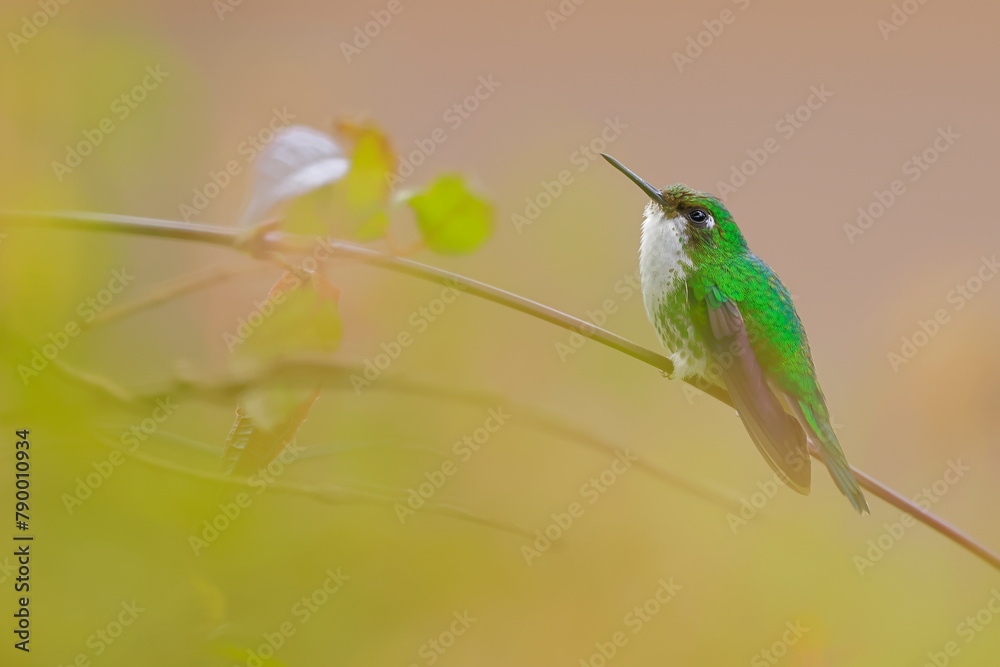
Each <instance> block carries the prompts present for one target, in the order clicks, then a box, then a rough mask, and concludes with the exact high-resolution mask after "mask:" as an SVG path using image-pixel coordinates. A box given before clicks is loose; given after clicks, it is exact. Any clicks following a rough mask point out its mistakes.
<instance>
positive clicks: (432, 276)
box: [0, 211, 1000, 570]
mask: <svg viewBox="0 0 1000 667" xmlns="http://www.w3.org/2000/svg"><path fill="white" fill-rule="evenodd" d="M0 225H8V226H28V227H47V228H56V229H71V230H76V231H101V232H115V233H125V234H133V235H142V236H154V237H159V238H168V239H175V240H182V241H198V242H201V243H210V244H214V245H220V246H225V247H229V248H232V249H235V250H239V251H243V252H249V253H251V254H253V255H256V256H261V255H263V254H266V253H288V254H294V255H305V254H310V253H313V252H316V251H317V249H318V248H320V247H322V246H323V245H325V247H326V248H328V249H329V250H330V251H331V252H332V253H333V254H334V255H337V256H343V257H353V258H355V259H359V260H361V261H363V262H365V263H368V264H372V265H374V266H379V267H382V268H385V269H388V270H391V271H395V272H397V273H403V274H406V275H410V276H413V277H416V278H420V279H421V280H428V281H431V282H435V283H440V284H444V285H451V286H454V287H458V288H460V289H464V290H465V291H467V292H468V293H470V294H475V295H476V296H479V297H481V298H484V299H487V300H489V301H493V302H494V303H498V304H501V305H503V306H506V307H508V308H513V309H514V310H517V311H520V312H522V313H525V314H527V315H531V316H532V317H536V318H538V319H541V320H543V321H546V322H549V323H551V324H555V325H556V326H559V327H562V328H564V329H568V330H570V331H575V332H577V333H579V334H580V335H581V336H584V337H586V338H590V339H591V340H595V341H597V342H599V343H601V344H602V345H606V346H608V347H610V348H612V349H615V350H618V351H619V352H622V353H624V354H627V355H629V356H630V357H632V358H634V359H638V360H639V361H642V362H644V363H646V364H649V365H650V366H652V367H654V368H658V369H660V370H661V371H662V372H664V373H666V374H672V373H673V365H672V364H671V363H670V360H669V359H667V358H666V357H664V356H663V355H659V354H656V353H655V352H653V351H651V350H647V349H645V348H643V347H641V346H639V345H636V344H635V343H633V342H632V341H629V340H627V339H625V338H622V337H621V336H617V335H615V334H612V333H611V332H608V331H605V330H604V329H601V328H600V327H596V326H594V325H593V324H590V323H589V322H584V321H583V320H580V319H577V318H575V317H572V316H570V315H567V314H565V313H562V312H560V311H558V310H555V309H553V308H549V307H548V306H544V305H542V304H539V303H537V302H535V301H531V300H530V299H526V298H524V297H521V296H518V295H515V294H511V293H509V292H506V291H504V290H501V289H498V288H496V287H493V286H491V285H486V284H485V283H481V282H479V281H477V280H473V279H471V278H466V277H464V276H460V275H458V274H455V273H451V272H449V271H445V270H443V269H439V268H435V267H431V266H426V265H423V264H420V263H418V262H414V261H411V260H407V259H402V258H398V257H392V256H390V255H386V254H384V253H381V252H379V251H377V250H372V249H370V248H365V247H363V246H358V245H355V244H352V243H346V242H343V241H329V242H327V243H325V244H323V243H321V242H318V241H317V240H316V239H309V238H305V237H301V236H292V235H287V234H281V233H279V232H276V231H269V232H267V233H265V234H262V235H259V236H252V235H250V236H248V235H247V234H245V233H241V232H240V231H238V230H236V229H231V228H226V227H217V226H212V225H194V224H187V223H181V222H176V221H172V220H157V219H152V218H136V217H131V216H123V215H109V214H96V213H79V212H51V213H50V212H16V211H15V212H0ZM692 384H693V383H692ZM694 386H696V387H698V388H699V389H701V390H703V391H706V393H709V394H711V395H712V396H713V397H715V398H717V399H718V400H720V401H722V402H723V403H726V404H727V405H729V406H731V407H732V405H733V404H732V400H731V399H730V397H729V395H728V393H727V392H726V391H725V390H720V389H716V388H714V387H712V388H706V387H700V386H698V385H694ZM813 456H814V457H815V456H818V455H817V454H815V453H813ZM851 469H852V471H853V472H854V474H855V477H856V478H857V480H858V483H859V484H861V486H862V487H864V488H865V489H866V490H867V491H869V492H871V493H872V494H873V495H875V496H876V497H878V498H881V499H882V500H884V501H885V502H887V503H889V504H890V505H892V506H893V507H895V508H897V509H899V510H901V511H903V512H905V513H907V514H910V515H911V516H913V517H914V518H916V519H917V520H918V521H920V522H922V523H924V524H926V525H927V526H929V527H931V528H933V529H934V530H935V531H937V532H939V533H941V534H942V535H944V536H945V537H947V538H948V539H950V540H952V541H954V542H955V543H956V544H958V545H960V546H962V547H963V548H965V549H967V550H968V551H969V552H971V553H973V554H975V555H977V556H979V557H980V558H982V559H983V560H984V561H986V562H987V563H989V564H990V565H991V566H992V567H994V568H995V569H997V570H1000V555H997V554H996V553H994V552H992V551H990V550H989V549H987V548H986V547H985V546H983V545H980V544H979V543H977V542H976V541H975V540H973V539H972V538H971V537H969V536H968V535H966V534H965V533H963V532H961V531H959V530H958V529H956V528H954V527H952V526H951V525H950V524H948V523H947V522H945V521H944V520H943V519H941V518H939V517H937V516H936V515H934V514H932V513H930V512H927V511H926V510H924V509H922V508H921V507H919V506H918V505H917V504H916V503H914V502H913V501H911V500H909V499H907V498H905V497H903V496H901V495H900V494H898V493H896V492H895V491H893V490H892V489H891V488H889V487H888V486H886V485H884V484H882V483H881V482H879V481H878V480H876V479H875V478H873V477H871V476H869V475H868V474H866V473H863V472H861V471H860V470H858V469H857V468H854V467H852V468H851Z"/></svg>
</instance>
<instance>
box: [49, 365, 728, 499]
mask: <svg viewBox="0 0 1000 667" xmlns="http://www.w3.org/2000/svg"><path fill="white" fill-rule="evenodd" d="M57 368H58V369H59V370H60V371H61V372H62V373H63V375H64V376H65V377H67V378H68V379H70V380H72V381H74V382H75V383H77V384H81V385H83V386H86V387H87V388H88V389H90V390H92V391H97V392H99V393H102V394H104V395H105V396H106V397H107V398H110V399H112V400H113V401H115V402H117V403H119V404H121V405H122V406H123V407H126V408H128V409H130V410H135V411H139V412H144V411H148V410H149V409H151V408H152V407H153V406H155V405H156V401H157V399H159V398H162V397H164V396H170V397H173V398H177V399H181V398H183V397H185V396H196V397H198V398H200V399H203V400H210V401H213V402H216V403H220V404H222V405H231V404H232V403H233V402H234V401H236V400H238V399H239V397H240V396H242V395H244V394H245V393H246V392H248V391H250V390H251V389H254V388H255V387H258V386H271V385H276V384H281V383H284V384H286V385H287V384H295V385H300V384H301V385H303V386H313V385H314V384H315V383H316V381H317V380H318V379H320V380H322V381H323V385H324V387H326V388H329V389H334V390H341V391H346V390H349V389H350V388H351V378H352V377H361V376H362V374H363V373H364V368H362V367H360V366H349V365H345V364H341V363H338V362H335V361H332V360H330V359H329V358H327V357H322V356H297V357H294V358H285V359H279V360H275V361H272V362H271V363H269V364H267V365H266V366H259V367H255V368H246V367H245V368H244V369H243V370H242V371H241V372H239V373H236V374H230V375H226V376H224V377H220V378H215V379H198V378H191V377H183V378H179V379H177V380H175V381H173V382H171V383H170V384H168V385H166V386H161V387H159V388H157V389H154V390H151V391H146V392H144V393H142V394H134V393H131V392H129V391H127V390H125V389H122V388H121V387H119V386H118V385H116V384H115V383H114V382H112V381H111V380H108V379H106V378H104V377H102V376H99V375H95V374H93V373H91V372H88V371H84V370H82V369H78V368H75V367H73V366H70V365H69V364H66V363H60V364H59V365H58V366H57ZM372 388H377V389H384V390H387V391H396V392H399V393H405V394H410V395H419V396H425V397H429V398H433V399H438V400H446V401H450V402H453V403H463V404H466V405H473V406H476V407H479V408H491V407H496V406H497V405H503V406H504V407H507V408H509V409H510V410H511V411H512V412H513V413H514V414H516V415H517V417H518V420H519V421H521V422H522V423H524V424H525V425H526V426H528V427H533V428H535V429H536V430H538V431H541V432H545V433H548V434H550V435H553V436H555V437H558V438H562V439H564V440H568V441H570V442H575V443H578V444H581V445H583V446H585V447H588V448H590V449H593V450H595V451H598V452H600V453H602V454H607V455H610V456H614V455H615V454H616V453H617V452H618V451H619V450H620V449H621V447H617V446H615V445H613V444H611V443H610V442H607V441H606V440H602V439H601V438H598V437H597V436H594V435H592V434H590V433H587V432H586V431H584V430H582V429H578V428H575V427H573V426H571V425H569V424H567V423H566V422H564V421H562V420H560V419H558V418H555V417H552V416H549V415H546V414H544V413H543V412H541V411H539V410H535V409H533V408H530V407H528V406H525V405H521V404H518V403H517V402H514V401H511V400H510V399H508V398H506V397H504V396H501V395H499V394H496V393H492V392H486V391H466V390H461V389H451V388H447V387H440V386H435V385H432V384H429V383H426V382H418V381H414V380H407V379H403V378H396V377H391V376H385V377H382V378H380V379H379V380H378V382H376V383H374V384H373V385H372ZM632 465H634V466H635V467H636V468H638V469H639V470H642V471H644V472H646V473H647V474H649V475H651V476H652V477H655V478H657V479H659V480H660V481H662V482H665V483H667V484H668V485H671V486H674V487H676V488H678V489H681V490H682V491H686V492H688V493H690V494H692V495H694V496H696V497H698V498H701V499H702V500H705V501H707V502H709V503H712V504H715V505H717V506H719V507H722V508H723V509H725V510H727V511H730V512H738V511H739V509H740V505H739V502H738V501H737V500H736V499H735V498H733V497H732V495H731V494H729V493H726V492H725V491H723V490H721V489H720V488H718V487H716V486H714V485H709V484H705V483H704V482H699V481H693V480H690V479H686V478H684V477H682V476H680V475H677V474H675V473H672V472H669V471H667V470H663V469H662V468H659V467H657V466H655V465H653V464H651V463H649V462H648V461H646V460H644V459H642V458H637V459H636V460H634V461H633V462H632Z"/></svg>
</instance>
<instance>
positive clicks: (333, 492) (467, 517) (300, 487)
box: [98, 438, 533, 537]
mask: <svg viewBox="0 0 1000 667" xmlns="http://www.w3.org/2000/svg"><path fill="white" fill-rule="evenodd" d="M98 440H99V442H101V444H103V445H104V446H105V447H108V448H110V449H114V450H117V451H119V452H121V453H122V454H123V455H125V456H126V457H129V458H133V459H135V460H136V461H139V462H141V463H144V464H146V465H148V466H151V467H154V468H158V469H160V470H166V471H168V472H171V473H175V474H179V475H184V476H187V477H191V478H193V479H200V480H203V481H206V482H212V483H215V484H226V485H229V486H235V487H239V488H248V489H255V490H257V489H259V487H260V485H259V483H258V484H257V485H256V486H255V485H253V484H251V482H250V479H249V478H247V477H237V476H234V475H225V474H222V473H214V472H208V471H205V470H196V469H194V468H188V467H186V466H182V465H179V464H177V463H172V462H170V461H164V460H162V459H159V458H156V457H154V456H150V455H148V454H144V453H142V452H126V451H125V450H123V449H121V448H120V447H117V446H116V445H114V444H112V442H111V441H110V440H107V439H105V438H99V439H98ZM267 490H269V491H273V492H275V493H283V494H287V495H292V496H300V497H302V498H308V499H310V500H315V501H318V502H321V503H326V504H327V505H379V506H388V507H395V506H396V505H402V506H403V507H406V508H407V509H409V506H408V505H407V504H406V503H407V500H406V498H401V497H395V496H391V495H387V494H381V493H375V492H370V491H358V490H354V489H345V488H342V487H339V486H331V485H323V486H317V485H311V484H296V483H292V482H282V481H279V480H270V481H268V483H267ZM421 509H425V510H427V512H429V513H431V514H439V515H442V516H447V517H450V518H453V519H460V520H462V521H468V522H471V523H475V524H478V525H481V526H486V527H488V528H495V529H497V530H501V531H503V532H505V533H512V534H514V535H518V536H521V537H533V533H532V532H531V531H530V530H528V529H527V528H524V527H522V526H518V525H517V524H513V523H509V522H507V521H501V520H498V519H490V518H488V517H484V516H480V515H478V514H476V513H474V512H471V511H469V510H467V509H464V508H462V507H458V506H455V505H450V504H446V503H428V504H427V505H424V507H423V508H421Z"/></svg>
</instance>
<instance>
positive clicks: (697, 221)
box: [687, 208, 712, 227]
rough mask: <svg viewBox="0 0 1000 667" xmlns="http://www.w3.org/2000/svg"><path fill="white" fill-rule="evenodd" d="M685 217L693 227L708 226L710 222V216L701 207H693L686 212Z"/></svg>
mask: <svg viewBox="0 0 1000 667" xmlns="http://www.w3.org/2000/svg"><path fill="white" fill-rule="evenodd" d="M687 219H688V220H690V221H691V224H693V225H694V226H695V227H708V225H709V224H710V223H711V222H712V216H711V215H709V214H708V211H706V210H705V209H703V208H693V209H691V210H690V211H688V212H687Z"/></svg>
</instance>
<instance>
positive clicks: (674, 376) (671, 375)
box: [660, 370, 679, 380]
mask: <svg viewBox="0 0 1000 667" xmlns="http://www.w3.org/2000/svg"><path fill="white" fill-rule="evenodd" d="M660 375H662V376H663V377H665V378H667V379H668V380H677V379H679V378H678V376H677V372H676V371H674V372H673V373H670V372H668V371H664V370H661V371H660Z"/></svg>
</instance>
